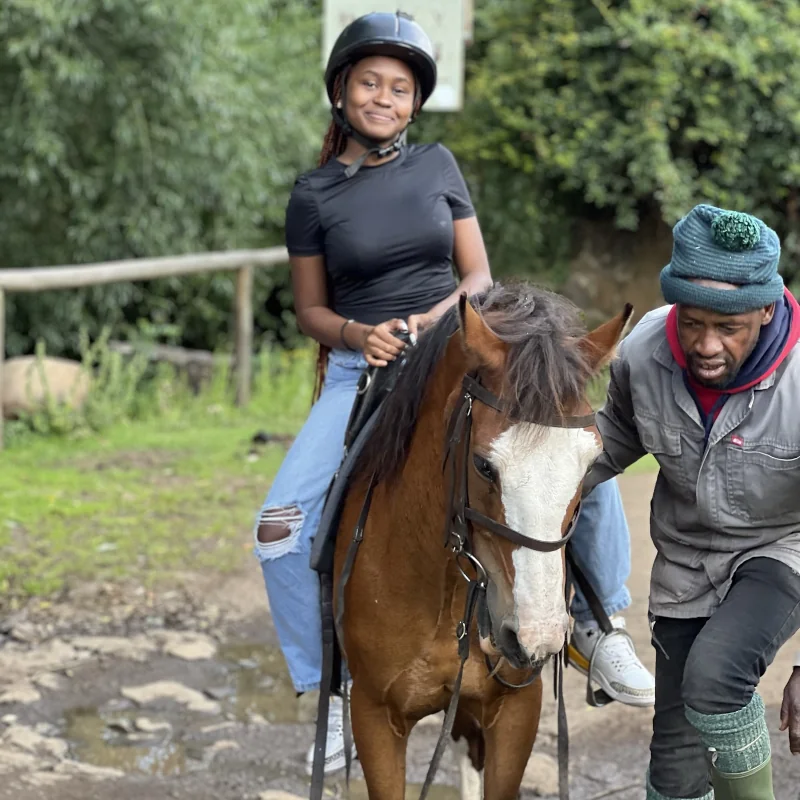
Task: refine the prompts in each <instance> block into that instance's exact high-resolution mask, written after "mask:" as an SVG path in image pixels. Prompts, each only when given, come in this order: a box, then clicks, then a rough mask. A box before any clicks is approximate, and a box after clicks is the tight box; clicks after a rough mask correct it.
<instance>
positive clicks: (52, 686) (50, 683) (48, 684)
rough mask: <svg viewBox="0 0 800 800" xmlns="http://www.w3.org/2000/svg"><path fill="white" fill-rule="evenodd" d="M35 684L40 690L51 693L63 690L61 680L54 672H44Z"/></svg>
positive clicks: (35, 679) (36, 678)
mask: <svg viewBox="0 0 800 800" xmlns="http://www.w3.org/2000/svg"><path fill="white" fill-rule="evenodd" d="M33 682H34V684H36V686H37V687H38V688H39V689H47V690H48V691H51V692H57V691H59V690H60V689H62V688H63V681H62V680H61V678H60V677H59V676H58V675H54V674H53V673H52V672H43V673H41V674H40V675H36V676H35V677H34V679H33Z"/></svg>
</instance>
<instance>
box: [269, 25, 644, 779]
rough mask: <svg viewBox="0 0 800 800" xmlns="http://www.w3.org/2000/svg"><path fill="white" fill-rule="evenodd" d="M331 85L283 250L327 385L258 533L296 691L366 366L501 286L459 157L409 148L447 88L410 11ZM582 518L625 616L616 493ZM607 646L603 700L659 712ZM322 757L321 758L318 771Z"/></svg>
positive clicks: (636, 675)
mask: <svg viewBox="0 0 800 800" xmlns="http://www.w3.org/2000/svg"><path fill="white" fill-rule="evenodd" d="M325 80H326V86H327V90H328V95H329V97H330V100H331V106H332V113H333V118H334V119H333V122H332V123H331V126H330V128H329V130H328V133H327V135H326V137H325V142H324V146H323V149H322V154H321V157H320V166H319V168H317V169H315V170H313V171H311V172H309V173H307V174H305V175H302V176H301V177H300V178H298V180H297V183H296V185H295V187H294V190H293V192H292V196H291V199H290V202H289V206H288V209H287V215H286V242H287V247H288V250H289V254H290V259H291V264H292V281H293V288H294V298H295V308H296V313H297V319H298V323H299V325H300V327H301V329H302V330H303V331H304V332H305V333H306V334H307V335H309V336H311V337H312V338H313V339H315V340H316V341H318V342H319V343H320V345H321V352H322V354H323V356H326V360H323V361H322V362H321V364H322V366H323V367H324V366H327V374H325V375H324V379H322V376H320V378H321V380H320V381H319V385H320V387H321V389H322V391H321V394H320V396H319V399H318V400H317V402H316V403H315V404H314V407H313V408H312V411H311V414H310V416H309V418H308V420H307V421H306V423H305V425H304V426H303V428H302V430H301V431H300V433H299V435H298V437H297V439H296V440H295V442H294V444H293V446H292V447H291V449H290V450H289V452H288V454H287V456H286V459H285V460H284V463H283V464H282V466H281V469H280V471H279V472H278V474H277V476H276V478H275V480H274V482H273V484H272V487H271V489H270V491H269V493H268V495H267V498H266V500H265V502H264V505H263V508H262V510H261V512H260V514H259V517H258V521H257V524H256V552H257V555H258V557H259V559H260V561H261V564H262V569H263V573H264V579H265V582H266V587H267V592H268V595H269V602H270V609H271V613H272V618H273V621H274V624H275V627H276V629H277V633H278V637H279V641H280V645H281V648H282V650H283V653H284V656H285V658H286V661H287V664H288V667H289V672H290V674H291V678H292V682H293V684H294V687H295V689H296V691H297V692H298V693H302V692H306V691H310V690H313V689H316V688H318V686H319V683H320V672H321V654H322V645H321V632H320V627H321V626H320V608H319V582H318V575H317V573H316V572H314V571H313V570H312V569H311V568H310V566H309V551H310V549H311V542H312V540H313V538H314V535H315V533H316V531H317V527H318V524H319V520H320V514H321V512H322V507H323V503H324V499H325V494H326V491H327V489H328V486H329V484H330V480H331V478H332V476H333V474H334V473H335V472H336V470H337V468H338V467H339V464H340V461H341V458H342V445H343V440H344V435H345V428H346V425H347V421H348V417H349V414H350V409H351V407H352V405H353V401H354V399H355V396H356V387H357V384H358V380H359V377H360V376H361V374H362V372H363V370H364V369H365V368H366V367H367V365H368V364H369V365H375V366H383V365H386V364H387V363H388V362H389V361H392V360H394V359H395V358H396V357H397V355H398V354H399V353H400V352H401V349H402V348H403V347H404V345H403V344H402V343H401V342H400V341H399V340H398V339H397V338H396V337H395V336H394V335H393V331H396V330H398V329H400V328H403V327H406V326H407V328H408V330H409V331H410V332H411V333H412V334H414V335H416V334H418V333H419V332H421V331H422V330H424V329H425V328H427V327H429V326H430V325H431V324H432V323H433V322H434V321H435V320H436V319H437V318H438V317H440V316H441V315H442V314H443V313H444V312H445V311H446V310H447V309H448V308H451V307H452V306H453V305H454V304H455V303H456V301H457V299H458V297H459V295H460V294H461V293H466V294H467V295H473V294H475V293H477V292H480V291H482V290H484V289H486V288H487V287H488V286H489V285H490V284H491V276H490V272H489V266H488V260H487V256H486V251H485V248H484V245H483V241H482V236H481V231H480V227H479V225H478V221H477V219H476V216H475V211H474V209H473V206H472V202H471V200H470V196H469V192H468V190H467V187H466V185H465V182H464V180H463V178H462V176H461V172H460V171H459V168H458V165H457V163H456V161H455V159H454V158H453V155H452V154H451V153H450V152H449V151H448V150H447V149H446V148H445V147H443V146H442V145H426V146H407V145H405V131H406V128H407V127H408V125H409V124H410V123H411V122H412V121H413V119H414V118H415V116H416V115H417V114H418V113H419V111H420V109H421V108H422V107H423V105H424V103H425V101H426V100H427V99H428V98H429V97H430V95H431V93H432V92H433V90H434V88H435V84H436V64H435V61H434V57H433V46H432V45H431V42H430V40H429V39H428V37H427V36H426V35H425V33H424V31H423V30H422V29H421V28H420V27H419V26H418V25H417V24H416V23H415V22H413V21H412V20H411V19H409V18H408V17H406V16H404V15H402V14H383V13H375V14H368V15H366V16H364V17H361V18H359V19H357V20H356V21H355V22H353V23H352V24H351V25H349V26H348V27H347V28H346V29H345V31H343V33H342V34H341V36H340V37H339V39H338V40H337V42H336V44H335V46H334V48H333V51H332V53H331V56H330V59H329V63H328V66H327V69H326V74H325ZM454 267H455V272H456V273H457V275H458V280H456V278H455V277H454ZM321 372H323V373H324V372H325V371H324V370H321ZM584 511H585V513H584V516H583V520H582V521H581V522H579V525H578V531H577V533H576V537H575V542H576V548H575V550H576V557H577V556H578V555H579V554H580V562H581V566H583V567H584V568H585V569H586V571H587V572H588V573H589V575H590V577H591V578H592V580H593V583H594V584H595V589H596V590H597V592H598V594H599V595H600V596H601V598H602V600H603V601H604V606H605V610H606V613H608V614H614V613H616V612H618V611H620V610H621V609H622V608H624V607H625V606H626V605H627V603H628V602H629V596H628V593H627V590H626V589H625V586H624V581H625V580H626V578H627V567H626V564H627V565H629V543H628V531H627V527H626V524H625V518H624V515H623V512H622V505H621V502H620V499H619V492H618V490H617V487H616V485H615V484H614V483H613V482H612V483H609V484H606V486H605V487H602V488H601V489H600V490H598V491H597V492H595V493H593V494H592V496H591V497H590V498H589V500H588V503H587V505H586V507H585V509H584ZM587 524H588V525H590V526H594V527H598V528H601V529H602V531H603V536H604V546H603V550H602V552H603V553H604V556H605V557H604V558H599V557H598V554H597V553H596V552H594V547H593V544H592V539H591V537H589V536H587V537H585V539H584V541H583V544H582V545H581V547H578V540H579V539H580V535H581V531H580V528H581V525H584V527H585V526H586V525H587ZM579 551H580V552H579ZM626 556H628V560H626ZM579 600H580V599H579V598H578V601H579ZM584 606H585V604H584ZM577 612H578V613H577V614H576V619H577V620H579V621H580V623H579V622H576V639H579V637H582V638H580V639H579V642H578V643H579V644H581V648H580V649H581V656H582V657H583V658H585V659H587V660H588V658H589V657H590V655H591V654H592V650H591V647H592V646H593V642H594V641H596V640H597V639H598V638H599V637H598V636H597V635H596V634H597V629H596V626H595V627H594V628H592V622H591V613H590V612H589V610H588V607H580V608H578V609H577ZM579 624H580V629H579ZM593 637H594V638H593ZM607 643H608V648H607V652H606V650H605V649H603V648H599V647H598V648H597V650H598V651H599V652H600V656H605V655H607V656H608V657H607V659H606V661H605V662H604V661H603V660H602V658H600V659H598V660H597V662H596V663H597V664H598V665H599V666H598V669H597V674H598V675H599V677H600V678H601V679H602V681H604V682H605V683H604V686H605V688H606V690H607V691H608V692H609V693H614V694H612V696H615V697H616V699H619V700H621V701H622V702H630V703H641V704H648V703H651V702H652V697H651V694H650V695H648V692H650V693H652V678H651V676H650V675H649V673H648V672H647V671H646V670H645V669H644V667H642V665H641V664H640V663H639V661H638V659H637V658H636V655H635V653H634V652H633V650H632V648H631V646H630V644H629V643H628V641H627V640H625V639H624V638H623V637H612V638H609V639H608V640H607ZM328 732H329V735H328V744H327V750H326V753H327V758H326V772H331V771H334V770H336V769H341V768H342V767H343V766H344V764H345V757H344V756H345V753H344V738H343V725H342V704H341V700H340V699H338V698H333V702H332V705H331V712H330V717H329V723H328ZM312 755H313V746H312V747H310V748H309V750H308V756H307V765H308V768H309V770H310V767H311V762H312Z"/></svg>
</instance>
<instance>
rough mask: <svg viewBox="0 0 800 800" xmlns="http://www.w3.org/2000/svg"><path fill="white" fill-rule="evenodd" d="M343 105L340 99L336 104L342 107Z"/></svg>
mask: <svg viewBox="0 0 800 800" xmlns="http://www.w3.org/2000/svg"><path fill="white" fill-rule="evenodd" d="M341 107H342V101H341V100H340V101H339V102H338V103H337V104H336V108H341Z"/></svg>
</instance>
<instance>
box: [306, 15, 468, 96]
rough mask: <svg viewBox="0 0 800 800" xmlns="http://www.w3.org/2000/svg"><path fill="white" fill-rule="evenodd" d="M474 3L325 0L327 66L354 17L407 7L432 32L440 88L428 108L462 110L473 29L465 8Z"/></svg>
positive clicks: (323, 50) (324, 29) (324, 32)
mask: <svg viewBox="0 0 800 800" xmlns="http://www.w3.org/2000/svg"><path fill="white" fill-rule="evenodd" d="M471 4H472V3H471V0H323V11H322V13H323V27H322V64H323V68H324V65H325V64H326V63H327V61H328V55H329V54H330V52H331V50H332V49H333V45H334V42H335V41H336V38H337V37H338V36H339V34H340V33H341V32H342V30H343V29H344V28H345V26H346V25H349V24H350V23H351V22H352V21H353V20H354V19H357V18H358V17H360V16H363V15H364V14H369V13H370V12H372V11H389V12H391V13H394V12H395V11H404V12H405V13H406V14H410V15H411V16H412V17H413V18H414V20H415V21H416V22H418V23H419V24H420V25H421V26H422V27H423V29H424V30H425V32H426V33H427V34H428V36H430V38H431V41H432V42H433V47H434V51H435V55H436V68H437V71H438V80H437V84H436V91H434V93H433V94H432V95H431V97H430V99H429V100H428V102H427V103H426V104H425V110H426V111H460V110H461V107H462V105H463V102H464V39H465V36H466V35H467V33H468V32H471V30H470V29H471V15H470V18H469V19H467V15H466V14H465V11H467V10H468V8H469V7H471ZM465 6H467V8H465ZM327 102H328V101H327V98H326V100H325V103H326V105H327Z"/></svg>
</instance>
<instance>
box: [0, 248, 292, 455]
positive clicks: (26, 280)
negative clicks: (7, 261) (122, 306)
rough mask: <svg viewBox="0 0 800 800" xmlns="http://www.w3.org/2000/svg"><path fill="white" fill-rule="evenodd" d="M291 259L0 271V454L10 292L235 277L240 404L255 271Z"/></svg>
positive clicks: (202, 258)
mask: <svg viewBox="0 0 800 800" xmlns="http://www.w3.org/2000/svg"><path fill="white" fill-rule="evenodd" d="M288 259H289V256H288V253H287V252H286V248H285V247H271V248H267V249H264V250H230V251H227V252H224V253H197V254H192V255H184V256H166V257H164V258H136V259H130V260H127V261H107V262H103V263H99V264H84V265H82V266H78V267H75V266H64V267H33V268H31V269H0V449H2V447H3V363H4V361H5V352H6V348H5V309H6V299H5V296H6V293H8V292H43V291H47V290H51V289H78V288H81V287H83V286H99V285H101V284H106V283H122V282H124V281H147V280H154V279H155V278H171V277H175V276H177V275H196V274H198V273H201V272H223V271H235V272H236V273H237V274H236V293H235V299H234V314H235V319H236V322H235V332H234V333H235V338H234V353H235V369H236V403H237V405H240V406H243V405H246V404H247V402H248V401H249V399H250V382H251V377H252V374H253V370H252V358H253V270H254V269H255V268H256V267H274V266H276V265H278V264H284V263H286V262H287V261H288Z"/></svg>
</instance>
